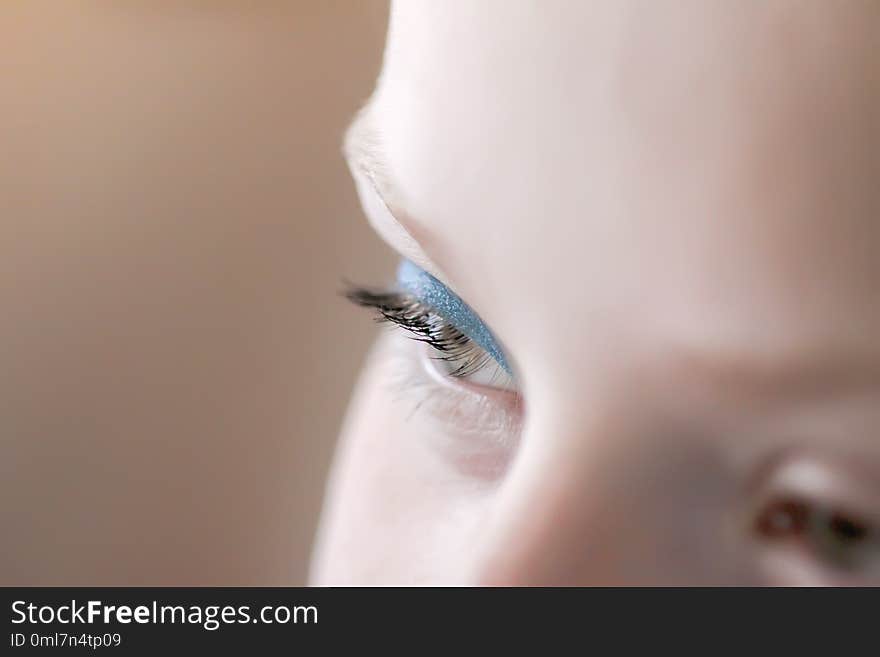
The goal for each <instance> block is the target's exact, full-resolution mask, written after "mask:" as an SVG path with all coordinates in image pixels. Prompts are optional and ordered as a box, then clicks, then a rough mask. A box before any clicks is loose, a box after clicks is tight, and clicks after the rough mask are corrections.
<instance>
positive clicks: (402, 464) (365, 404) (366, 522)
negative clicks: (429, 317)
mask: <svg viewBox="0 0 880 657" xmlns="http://www.w3.org/2000/svg"><path fill="white" fill-rule="evenodd" d="M398 346H399V345H398V344H397V343H396V341H395V340H394V339H386V338H383V339H382V340H380V342H379V343H378V345H377V346H376V348H375V349H374V351H373V354H372V355H371V357H370V360H369V362H368V364H367V367H366V368H365V371H364V373H363V375H362V377H361V380H360V382H359V384H358V387H357V391H356V394H355V397H354V400H353V401H352V405H351V407H350V409H349V413H348V417H347V419H346V423H345V427H344V429H343V432H342V436H341V440H340V446H339V448H338V451H337V454H336V458H335V462H334V464H333V471H332V474H331V479H330V483H329V486H328V490H327V493H328V494H327V501H326V503H325V509H324V513H323V517H322V523H321V529H320V532H319V539H318V543H317V547H316V551H315V559H314V563H313V580H314V583H317V584H386V585H387V584H431V583H441V582H442V583H445V584H449V583H456V582H463V580H464V578H465V574H466V573H467V572H468V571H469V569H470V563H469V561H468V559H469V556H468V555H470V554H472V552H473V550H472V549H471V546H472V544H473V542H474V541H476V540H478V538H477V530H478V528H479V527H480V526H481V520H482V519H483V517H484V516H485V514H486V512H487V508H488V504H489V502H490V500H491V498H492V497H493V494H492V493H493V487H492V486H487V485H485V484H482V485H481V484H480V483H479V480H474V479H472V478H469V477H467V476H465V475H464V474H462V473H461V472H460V471H459V470H458V469H457V468H455V467H453V466H452V465H451V462H450V460H449V458H448V454H444V450H443V449H442V448H441V449H438V446H442V445H444V444H447V443H448V441H449V438H448V437H447V436H445V435H444V433H443V431H442V430H441V428H440V426H439V425H438V423H437V422H436V421H435V419H434V418H433V417H431V416H430V415H429V414H427V413H424V412H422V410H423V409H419V408H418V401H417V400H415V399H411V398H410V397H409V396H407V395H403V394H402V393H401V392H399V391H398V389H397V386H396V385H394V383H393V382H394V380H395V372H394V371H393V368H394V366H395V363H394V359H395V357H397V356H396V354H394V353H393V352H394V351H395V350H396V348H397V347H398Z"/></svg>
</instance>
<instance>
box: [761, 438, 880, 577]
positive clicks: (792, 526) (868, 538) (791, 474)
mask: <svg viewBox="0 0 880 657" xmlns="http://www.w3.org/2000/svg"><path fill="white" fill-rule="evenodd" d="M861 470H862V469H860V468H858V467H856V466H854V465H853V464H852V463H848V464H844V463H841V462H835V461H834V460H832V459H817V458H812V457H807V456H805V455H801V456H800V457H798V458H796V459H793V460H791V461H788V462H785V463H782V464H780V466H779V467H777V468H775V471H774V472H773V473H772V474H771V476H770V477H769V481H767V482H766V487H765V491H764V492H763V494H762V496H761V499H762V500H763V501H762V503H761V504H760V505H759V506H758V507H757V512H756V513H755V514H754V516H753V518H754V526H753V528H754V531H755V534H756V535H757V536H758V538H760V539H761V541H762V542H764V543H765V545H766V546H767V547H768V548H771V549H772V551H773V554H775V555H776V556H777V557H783V561H782V562H780V561H777V563H787V564H789V565H795V566H796V568H795V570H796V571H798V572H799V573H801V575H806V576H808V577H809V578H810V580H809V581H810V582H814V581H818V582H829V581H830V582H835V581H837V580H840V579H842V580H844V581H846V582H849V583H864V582H865V578H868V579H870V581H876V578H877V577H880V518H878V516H877V510H878V509H880V495H878V493H880V491H878V490H877V489H876V482H875V481H874V480H873V478H872V477H865V476H863V475H864V474H865V473H863V472H862V471H861ZM872 482H873V483H872ZM792 572H794V571H792Z"/></svg>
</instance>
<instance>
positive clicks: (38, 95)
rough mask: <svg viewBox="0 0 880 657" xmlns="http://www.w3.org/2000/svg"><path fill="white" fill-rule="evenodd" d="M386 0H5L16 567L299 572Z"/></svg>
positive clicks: (3, 181) (355, 352) (331, 412)
mask: <svg viewBox="0 0 880 657" xmlns="http://www.w3.org/2000/svg"><path fill="white" fill-rule="evenodd" d="M386 12H387V7H386V6H385V3H384V2H380V1H378V0H373V1H370V2H355V1H354V0H349V1H342V0H340V1H338V2H328V1H324V0H307V1H302V0H299V1H297V0H291V1H288V2H268V1H267V2H251V1H249V0H248V1H246V0H239V1H236V2H223V1H219V0H218V1H217V2H198V1H196V0H190V1H187V2H152V1H149V2H148V1H145V0H144V1H122V2H115V1H114V2H110V1H105V2H89V3H85V2H83V3H79V2H63V3H62V2H55V1H54V0H43V1H37V0H32V1H27V2H25V1H23V0H21V1H10V2H3V3H2V4H0V52H2V57H0V148H2V156H0V482H2V483H0V527H2V530H0V532H2V537H3V538H2V547H0V551H2V552H0V584H155V585H159V584H230V585H234V584H254V585H258V584H298V583H302V582H303V581H304V577H305V570H306V563H307V555H308V550H309V547H310V543H311V539H312V532H313V529H314V523H315V520H316V515H317V510H318V507H319V503H320V497H321V492H322V491H321V489H322V485H323V480H324V477H325V475H326V471H327V467H328V465H329V459H330V454H331V450H332V448H333V443H334V441H335V438H336V432H337V429H338V427H339V423H340V419H341V413H342V410H343V409H344V406H345V402H346V399H347V396H348V394H349V391H350V389H351V385H352V383H353V380H354V376H355V373H356V371H357V369H358V367H359V364H360V362H361V358H362V356H363V354H364V352H365V349H366V347H367V345H368V342H369V340H370V337H371V336H372V335H373V331H374V329H373V327H372V325H371V323H370V321H369V318H368V316H366V315H364V314H363V311H358V310H356V309H353V308H348V307H347V306H346V304H345V302H344V301H343V300H341V299H340V298H339V297H338V295H337V292H338V290H339V289H340V286H341V283H340V281H341V280H342V279H343V278H355V279H358V280H360V279H363V280H366V281H373V282H375V281H377V280H382V279H383V278H384V277H385V276H387V275H388V273H389V272H390V271H391V267H392V260H391V258H390V256H389V254H388V252H387V251H386V250H385V249H384V247H382V246H381V245H380V243H379V242H378V240H377V239H376V238H375V237H373V235H372V234H371V233H370V232H369V230H368V228H367V226H366V224H365V222H364V221H363V219H362V217H361V214H360V211H359V210H358V207H357V204H356V199H355V195H354V192H353V188H352V186H351V184H350V182H349V180H348V177H347V172H346V170H345V166H344V164H343V162H342V160H341V157H340V154H339V144H340V139H341V132H342V130H343V127H344V125H345V124H346V122H347V121H348V119H349V118H350V117H351V115H352V114H353V113H354V111H355V110H356V109H357V108H358V107H359V105H360V104H361V103H362V102H363V101H364V100H365V99H366V97H367V95H368V93H369V90H370V87H371V85H372V83H373V80H374V78H375V75H376V73H377V71H378V69H379V63H380V57H381V48H382V42H383V39H384V32H385V20H386Z"/></svg>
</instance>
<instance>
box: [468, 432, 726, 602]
mask: <svg viewBox="0 0 880 657" xmlns="http://www.w3.org/2000/svg"><path fill="white" fill-rule="evenodd" d="M591 425H592V426H591ZM521 444H522V452H521V453H520V454H519V455H518V457H517V459H516V461H515V463H514V465H513V466H512V468H511V470H510V471H509V472H508V474H507V478H506V479H505V481H504V482H503V483H502V485H501V488H500V489H499V492H498V497H497V500H496V503H495V505H494V507H493V509H492V511H491V520H490V521H489V522H488V523H487V525H486V529H485V531H484V532H483V533H482V536H481V539H480V541H479V546H478V548H477V550H476V558H475V565H474V569H473V572H472V581H473V583H475V584H479V585H484V586H535V585H538V586H570V585H583V586H606V585H607V586H619V585H671V584H676V585H681V584H729V583H742V582H743V573H742V569H741V564H740V563H739V562H738V558H737V553H736V549H735V546H736V540H735V539H736V537H735V536H732V535H731V534H730V533H729V532H728V531H727V529H728V526H727V522H726V521H727V518H726V515H727V511H728V510H729V509H730V506H731V503H732V502H734V501H735V500H734V498H735V492H734V487H733V486H732V485H730V482H729V481H728V480H727V479H725V478H724V476H722V475H723V473H722V470H723V468H722V467H721V465H722V464H721V462H720V461H719V460H718V459H717V458H716V457H714V456H713V455H712V454H711V453H710V451H709V450H708V449H707V448H705V447H704V446H703V445H701V443H700V442H699V441H690V440H687V439H681V438H676V437H675V436H663V435H654V434H652V432H651V428H650V427H642V428H636V427H632V426H630V427H627V426H622V425H621V424H620V423H619V422H617V421H599V422H590V421H586V422H580V423H576V425H575V426H572V425H571V423H569V424H568V426H562V425H561V424H560V423H558V422H546V423H539V424H536V425H535V426H533V427H531V428H529V429H527V431H526V433H525V434H524V435H523V440H522V443H521Z"/></svg>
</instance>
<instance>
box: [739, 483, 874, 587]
mask: <svg viewBox="0 0 880 657" xmlns="http://www.w3.org/2000/svg"><path fill="white" fill-rule="evenodd" d="M755 528H756V530H757V531H758V533H759V534H760V535H761V536H763V537H764V538H766V539H768V540H770V541H780V542H785V541H791V542H793V543H796V544H797V545H799V546H801V547H803V548H804V549H805V550H806V551H807V552H808V553H809V554H810V555H812V556H814V557H815V558H817V559H820V560H821V561H822V562H824V563H825V564H826V565H828V566H830V567H831V568H834V569H839V570H846V571H862V572H875V571H877V570H878V568H880V537H878V534H877V528H875V527H872V526H871V525H870V523H869V522H868V521H867V520H866V519H864V518H861V517H859V516H858V515H857V514H855V513H851V512H849V511H846V510H843V509H839V508H834V507H824V508H823V507H822V506H820V505H817V504H814V503H811V502H809V501H805V500H798V499H780V500H776V501H774V502H772V503H771V504H769V505H768V506H767V507H766V508H765V509H763V511H762V512H761V513H760V514H759V515H758V517H757V519H756V523H755Z"/></svg>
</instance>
